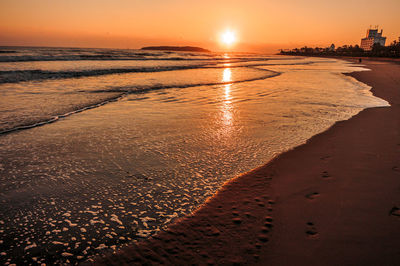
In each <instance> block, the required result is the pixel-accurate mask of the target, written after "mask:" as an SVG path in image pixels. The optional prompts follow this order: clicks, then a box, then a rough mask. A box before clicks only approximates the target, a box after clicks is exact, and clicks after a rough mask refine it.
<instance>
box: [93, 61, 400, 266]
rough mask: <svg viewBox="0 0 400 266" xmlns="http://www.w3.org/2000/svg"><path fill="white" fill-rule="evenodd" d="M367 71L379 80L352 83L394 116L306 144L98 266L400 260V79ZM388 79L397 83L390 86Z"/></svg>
mask: <svg viewBox="0 0 400 266" xmlns="http://www.w3.org/2000/svg"><path fill="white" fill-rule="evenodd" d="M367 66H368V67H369V68H371V69H372V72H355V73H351V74H349V75H351V76H353V77H355V78H357V79H358V80H360V81H363V82H366V83H367V84H369V85H371V86H373V93H374V95H376V96H378V97H383V98H384V99H386V100H388V101H389V102H390V103H391V105H392V106H391V107H387V108H370V109H366V110H364V111H362V112H360V113H359V114H358V115H356V116H354V117H353V118H351V119H349V120H347V121H342V122H337V123H335V125H334V126H332V127H331V128H330V129H329V130H327V131H325V132H323V133H320V134H318V135H316V136H314V137H312V138H311V139H310V140H309V141H308V142H307V143H306V144H304V145H301V146H299V147H296V148H295V149H293V150H291V151H289V152H286V153H283V154H281V155H279V156H278V157H276V158H275V159H273V160H272V161H270V162H269V163H268V164H267V165H265V166H262V167H260V168H257V169H255V170H253V171H251V172H249V173H247V174H243V175H241V176H239V177H238V178H235V179H233V180H231V181H230V182H228V183H227V184H226V185H225V186H224V187H223V188H222V189H221V190H220V191H219V192H218V193H217V194H216V195H215V196H214V197H213V198H211V199H209V200H208V201H207V202H206V204H204V205H203V206H202V207H201V208H200V209H198V210H197V211H196V212H195V213H194V214H193V215H192V216H188V217H186V218H184V219H182V221H180V222H178V223H175V224H174V225H171V226H170V228H169V229H168V231H167V232H162V233H160V234H158V235H157V236H156V237H154V238H153V239H149V240H147V241H144V242H142V243H140V244H139V245H138V246H136V247H130V248H126V249H124V250H122V251H120V252H119V253H117V255H111V256H108V257H106V258H105V259H99V260H98V261H97V262H96V264H98V263H100V264H101V263H111V264H123V263H133V262H136V263H144V262H153V263H158V262H163V263H167V264H179V263H183V262H185V263H189V262H191V263H200V264H201V263H216V264H221V263H235V262H236V263H249V264H264V263H267V264H270V265H282V264H293V263H296V264H300V265H304V264H308V265H318V264H321V263H323V264H327V265H335V264H336V265H337V264H364V263H366V264H367V265H371V264H374V263H375V264H376V263H378V264H385V263H389V264H391V263H394V262H395V261H398V259H399V257H398V255H399V254H398V253H396V247H398V246H399V244H400V235H399V231H398V230H397V229H396V228H398V224H399V222H400V220H399V218H398V216H399V215H400V214H399V213H398V211H397V210H398V208H399V206H400V197H399V193H398V192H397V191H396V189H395V188H396V187H397V186H398V185H399V181H398V180H399V179H398V177H399V170H398V169H399V166H400V162H399V159H398V158H400V155H399V152H400V151H399V150H400V149H399V148H398V147H399V145H400V143H397V142H396V140H397V141H398V139H399V138H398V137H399V126H400V125H399V124H398V121H400V120H398V118H399V114H400V112H399V110H398V106H399V103H400V99H399V95H398V94H396V91H395V88H396V81H395V80H396V79H397V80H399V74H398V73H400V71H399V69H398V68H399V66H396V65H393V64H390V63H386V64H383V65H382V64H374V62H373V61H372V62H368V63H367ZM396 71H397V72H396ZM383 73H386V74H387V75H391V77H392V79H383V78H382V75H383ZM396 122H397V124H396ZM364 128H365V129H364ZM381 128H382V129H381ZM360 132H361V134H360ZM389 136H391V137H389ZM396 137H397V138H396ZM374 154H376V156H377V157H376V156H373V155H374ZM350 158H351V159H350ZM396 158H397V159H396ZM378 173H379V176H380V178H378V176H376V175H377V174H378ZM357 178H362V180H360V181H358V179H357ZM382 178H385V181H383V180H382ZM382 181H383V182H382ZM293 182H294V183H293ZM359 182H361V183H359ZM350 184H351V185H350ZM367 191H368V193H366V192H367ZM343 201H346V203H340V202H343ZM366 207H368V209H369V210H368V211H366V210H365V208H366ZM396 208H397V209H396ZM338 212H339V213H338ZM339 214H340V215H339ZM388 214H389V215H388ZM332 219H333V220H332ZM361 221H363V222H361ZM271 232H272V233H271ZM377 237H379V238H377ZM334 239H336V240H334ZM378 239H381V240H379V241H378ZM354 240H358V241H356V242H354ZM342 241H343V242H342ZM382 241H383V242H382ZM396 254H397V255H396Z"/></svg>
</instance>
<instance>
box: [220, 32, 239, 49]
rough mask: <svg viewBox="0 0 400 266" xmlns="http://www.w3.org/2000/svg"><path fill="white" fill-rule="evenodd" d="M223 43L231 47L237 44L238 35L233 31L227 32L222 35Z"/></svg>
mask: <svg viewBox="0 0 400 266" xmlns="http://www.w3.org/2000/svg"><path fill="white" fill-rule="evenodd" d="M221 42H222V43H223V44H225V45H226V46H231V45H233V44H234V43H235V42H236V35H235V33H234V32H233V31H231V30H226V31H225V32H224V33H222V34H221Z"/></svg>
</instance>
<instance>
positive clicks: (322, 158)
mask: <svg viewBox="0 0 400 266" xmlns="http://www.w3.org/2000/svg"><path fill="white" fill-rule="evenodd" d="M330 158H331V156H330V155H325V156H322V157H321V158H320V159H321V160H322V161H327V160H329V159H330Z"/></svg>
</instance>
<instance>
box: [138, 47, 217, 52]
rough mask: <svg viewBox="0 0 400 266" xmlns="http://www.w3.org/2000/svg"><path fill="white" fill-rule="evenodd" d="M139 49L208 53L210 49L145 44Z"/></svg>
mask: <svg viewBox="0 0 400 266" xmlns="http://www.w3.org/2000/svg"><path fill="white" fill-rule="evenodd" d="M140 50H158V51H179V52H203V53H209V52H211V51H210V50H207V49H204V48H201V47H195V46H146V47H143V48H141V49H140Z"/></svg>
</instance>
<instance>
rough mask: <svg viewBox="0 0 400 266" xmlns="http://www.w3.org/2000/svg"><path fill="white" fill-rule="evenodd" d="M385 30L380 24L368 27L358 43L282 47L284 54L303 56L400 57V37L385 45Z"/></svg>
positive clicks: (281, 52) (281, 51)
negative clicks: (313, 46)
mask: <svg viewBox="0 0 400 266" xmlns="http://www.w3.org/2000/svg"><path fill="white" fill-rule="evenodd" d="M382 34H383V30H382V29H381V30H380V32H379V29H378V26H375V27H374V28H372V27H370V28H369V29H367V34H366V36H365V38H362V39H361V44H360V45H358V44H356V45H354V46H353V45H343V46H341V47H337V48H336V47H335V45H334V44H332V45H330V46H328V47H315V48H311V47H307V46H304V47H301V48H294V49H281V50H280V54H283V55H303V56H357V57H362V56H365V57H392V58H393V57H396V58H398V57H400V37H399V38H398V41H397V40H394V41H393V42H392V43H390V44H389V45H387V46H386V45H385V43H386V37H384V36H382Z"/></svg>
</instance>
